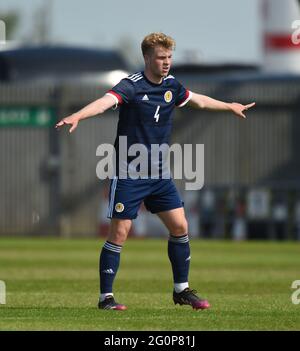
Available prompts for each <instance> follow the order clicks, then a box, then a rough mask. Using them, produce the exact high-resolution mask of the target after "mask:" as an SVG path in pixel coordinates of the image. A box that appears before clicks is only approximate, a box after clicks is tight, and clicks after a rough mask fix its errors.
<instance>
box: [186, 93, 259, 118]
mask: <svg viewBox="0 0 300 351" xmlns="http://www.w3.org/2000/svg"><path fill="white" fill-rule="evenodd" d="M187 105H188V106H191V107H194V108H198V109H206V110H212V111H231V112H233V113H234V114H235V115H237V116H238V117H241V118H246V116H245V114H244V112H245V111H247V110H248V109H249V108H251V107H253V106H254V105H255V102H252V103H251V104H247V105H242V104H239V103H238V102H224V101H220V100H216V99H213V98H211V97H209V96H206V95H201V94H196V93H192V96H191V98H190V100H189V101H188V103H187Z"/></svg>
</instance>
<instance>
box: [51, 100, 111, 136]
mask: <svg viewBox="0 0 300 351" xmlns="http://www.w3.org/2000/svg"><path fill="white" fill-rule="evenodd" d="M115 104H116V102H115V99H114V98H113V97H112V96H111V95H104V96H103V97H102V98H100V99H98V100H95V101H94V102H92V103H90V104H88V105H87V106H85V107H84V108H83V109H81V110H80V111H78V112H76V113H73V114H72V115H70V116H68V117H65V118H63V119H62V120H61V121H59V122H58V123H57V124H56V126H55V128H60V127H62V126H63V125H64V124H70V125H71V128H70V130H69V132H70V133H72V132H73V131H74V129H76V128H77V125H78V123H79V121H81V120H82V119H85V118H89V117H93V116H95V115H98V114H100V113H103V112H105V111H106V110H108V109H109V108H111V107H113V106H114V105H115Z"/></svg>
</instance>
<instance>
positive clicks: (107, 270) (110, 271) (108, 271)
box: [102, 268, 115, 274]
mask: <svg viewBox="0 0 300 351" xmlns="http://www.w3.org/2000/svg"><path fill="white" fill-rule="evenodd" d="M102 272H103V273H107V274H115V272H114V271H113V270H112V269H111V268H109V269H105V270H104V271H102Z"/></svg>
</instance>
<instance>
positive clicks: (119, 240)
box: [109, 226, 128, 245]
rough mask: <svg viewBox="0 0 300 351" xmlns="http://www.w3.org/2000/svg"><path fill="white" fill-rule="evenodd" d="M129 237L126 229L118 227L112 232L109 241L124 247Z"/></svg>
mask: <svg viewBox="0 0 300 351" xmlns="http://www.w3.org/2000/svg"><path fill="white" fill-rule="evenodd" d="M127 235H128V230H127V228H126V227H121V226H120V227H118V228H115V229H114V230H112V232H111V233H110V236H109V240H110V241H112V242H114V243H115V244H117V245H123V243H124V242H125V241H126V239H127Z"/></svg>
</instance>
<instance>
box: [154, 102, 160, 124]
mask: <svg viewBox="0 0 300 351" xmlns="http://www.w3.org/2000/svg"><path fill="white" fill-rule="evenodd" d="M159 109H160V106H157V109H156V111H155V114H154V118H155V122H158V120H159V113H158V111H159Z"/></svg>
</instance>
